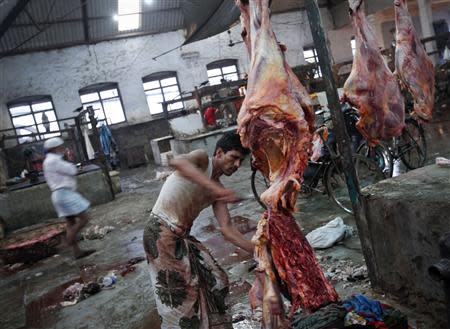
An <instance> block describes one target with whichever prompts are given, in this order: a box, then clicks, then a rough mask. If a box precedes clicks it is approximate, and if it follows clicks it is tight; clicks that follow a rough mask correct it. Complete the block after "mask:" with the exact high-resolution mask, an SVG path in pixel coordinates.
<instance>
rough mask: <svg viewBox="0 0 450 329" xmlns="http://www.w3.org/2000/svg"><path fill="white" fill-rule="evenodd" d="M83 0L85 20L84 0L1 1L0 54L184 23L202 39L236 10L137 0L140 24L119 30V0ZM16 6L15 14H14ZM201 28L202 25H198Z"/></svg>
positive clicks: (288, 4) (276, 5)
mask: <svg viewBox="0 0 450 329" xmlns="http://www.w3.org/2000/svg"><path fill="white" fill-rule="evenodd" d="M85 1H86V2H85V3H86V13H87V21H86V22H84V21H83V8H82V3H83V0H5V1H3V2H0V9H1V11H2V13H1V15H0V19H1V21H2V23H1V24H0V56H5V55H12V54H15V53H21V52H27V51H38V50H45V49H55V48H61V47H67V46H73V45H78V44H83V43H84V44H88V43H93V42H99V41H103V40H111V39H115V38H121V37H125V36H130V35H133V36H135V35H144V34H154V33H163V32H168V31H173V30H177V29H183V28H187V30H188V31H189V34H188V36H193V38H192V40H193V41H195V40H201V39H203V38H206V37H209V36H211V35H214V34H217V33H220V32H223V31H224V30H226V29H228V28H229V26H230V25H231V24H232V23H234V22H235V21H236V20H237V17H238V16H239V13H238V11H237V10H236V9H235V8H234V0H153V1H151V2H148V1H147V2H146V1H144V0H141V1H142V2H141V11H140V13H141V26H140V28H139V29H136V30H132V31H123V32H120V31H118V23H117V21H115V20H114V19H113V17H114V15H116V14H117V9H118V2H117V0H85ZM335 1H345V0H320V2H319V3H321V4H322V3H324V2H335ZM301 6H302V2H301V1H298V0H274V1H273V4H272V9H273V12H279V11H286V10H295V9H298V8H299V7H301ZM15 9H16V14H17V13H18V14H17V15H14V10H15ZM10 13H12V14H10ZM8 14H9V18H11V17H13V18H14V19H13V20H12V23H11V24H8ZM214 14H215V15H214ZM211 17H213V19H211ZM5 22H6V23H5ZM86 23H87V24H86ZM85 24H86V25H87V28H88V34H87V36H86V35H85V31H84V28H85ZM5 26H6V27H5ZM199 28H203V30H202V31H197V29H199Z"/></svg>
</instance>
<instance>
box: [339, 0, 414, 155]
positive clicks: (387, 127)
mask: <svg viewBox="0 0 450 329" xmlns="http://www.w3.org/2000/svg"><path fill="white" fill-rule="evenodd" d="M349 5H350V15H351V16H352V20H353V24H354V26H355V29H356V36H355V39H356V50H355V56H354V59H353V67H352V71H351V73H350V76H349V77H348V79H347V81H346V82H345V84H344V95H343V97H342V100H343V101H346V102H348V103H350V104H351V105H352V106H355V107H356V108H357V109H358V110H359V113H360V117H361V118H360V120H359V121H358V123H357V124H356V127H357V128H358V130H359V131H360V132H361V134H362V135H363V136H364V138H365V139H367V141H368V142H369V144H370V145H372V146H374V145H377V144H378V143H379V142H380V140H389V139H391V138H392V137H395V136H399V135H401V133H402V131H403V128H404V126H405V104H404V99H403V96H402V94H401V92H400V88H399V86H398V83H397V79H396V77H395V76H394V74H393V73H392V72H391V71H390V70H389V67H388V66H387V63H386V61H385V60H384V58H383V56H382V54H381V52H380V50H379V46H378V45H379V44H378V41H377V38H376V36H375V33H374V31H373V29H372V27H371V26H370V24H369V22H368V21H367V19H366V16H365V14H364V8H363V7H364V6H363V1H362V0H349Z"/></svg>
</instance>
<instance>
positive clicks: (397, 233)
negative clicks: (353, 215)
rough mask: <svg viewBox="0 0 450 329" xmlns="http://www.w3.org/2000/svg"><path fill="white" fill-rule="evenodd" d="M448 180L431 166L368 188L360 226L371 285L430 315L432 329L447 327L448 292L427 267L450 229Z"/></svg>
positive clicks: (446, 175) (447, 176) (439, 170)
mask: <svg viewBox="0 0 450 329" xmlns="http://www.w3.org/2000/svg"><path fill="white" fill-rule="evenodd" d="M448 178H449V172H448V169H446V168H439V167H437V166H436V165H431V166H427V167H424V168H420V169H417V170H414V171H411V172H409V173H407V174H404V175H401V176H398V177H395V178H392V179H389V180H385V181H382V182H380V183H378V184H375V185H373V186H370V187H369V188H366V189H365V190H364V194H366V197H365V202H366V216H367V217H366V218H363V219H361V222H360V223H359V227H358V231H359V235H360V237H361V241H362V246H363V250H365V256H366V263H367V266H368V269H369V274H370V281H371V284H372V285H373V286H374V287H375V288H381V289H382V291H384V292H386V293H388V294H392V295H395V296H397V297H398V298H400V299H401V302H405V303H408V304H409V305H411V306H414V307H420V310H419V311H420V313H428V314H430V316H431V318H432V319H434V320H435V321H436V322H437V323H436V325H435V326H433V328H447V327H446V326H445V324H444V323H440V322H444V321H445V318H446V317H445V298H444V289H443V286H442V283H441V282H437V281H434V280H433V279H432V278H431V277H430V275H429V274H428V268H429V267H430V266H431V265H433V264H435V263H436V262H437V261H438V260H439V259H440V256H439V247H438V240H439V238H440V237H441V236H442V235H443V234H444V233H446V232H449V230H450V225H449V221H448V214H449V212H450V199H449V198H448V195H450V181H449V179H448Z"/></svg>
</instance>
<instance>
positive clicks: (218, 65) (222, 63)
mask: <svg viewBox="0 0 450 329" xmlns="http://www.w3.org/2000/svg"><path fill="white" fill-rule="evenodd" d="M232 65H234V66H235V67H236V75H237V80H236V81H238V80H239V65H238V60H237V59H232V58H227V59H220V60H218V61H214V62H211V63H209V64H207V65H206V75H207V76H208V71H210V70H214V69H220V75H214V76H211V77H210V76H208V81H209V85H210V86H216V85H211V81H210V80H211V78H217V77H221V79H225V76H226V75H229V74H232V73H225V74H224V73H223V68H224V67H226V66H232ZM219 84H220V83H219ZM219 84H217V85H219Z"/></svg>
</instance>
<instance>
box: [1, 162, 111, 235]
mask: <svg viewBox="0 0 450 329" xmlns="http://www.w3.org/2000/svg"><path fill="white" fill-rule="evenodd" d="M77 180H78V191H79V192H80V193H81V194H82V195H83V196H85V197H86V198H87V199H88V200H89V201H90V202H91V205H92V206H95V205H99V204H103V203H107V202H109V201H111V200H112V196H111V192H110V191H109V187H108V185H107V183H106V180H105V179H104V176H103V174H102V172H101V170H96V171H91V172H88V173H84V174H81V175H79V176H78V178H77ZM0 217H2V218H3V220H4V221H5V223H6V228H7V230H16V229H19V228H22V227H26V226H30V225H34V224H38V223H40V222H43V221H45V220H47V219H50V218H55V217H57V215H56V212H55V210H54V208H53V205H52V202H51V192H50V190H49V188H48V185H47V184H45V183H43V184H38V185H34V186H32V187H29V188H25V189H21V190H16V191H12V192H9V193H6V194H0Z"/></svg>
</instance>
